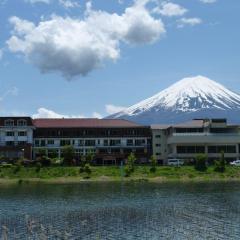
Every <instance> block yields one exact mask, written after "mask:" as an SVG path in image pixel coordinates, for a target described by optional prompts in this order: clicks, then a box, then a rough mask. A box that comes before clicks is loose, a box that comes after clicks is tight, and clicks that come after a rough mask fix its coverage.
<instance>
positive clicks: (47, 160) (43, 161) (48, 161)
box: [40, 156, 51, 167]
mask: <svg viewBox="0 0 240 240" xmlns="http://www.w3.org/2000/svg"><path fill="white" fill-rule="evenodd" d="M40 163H41V165H42V166H45V167H48V166H50V165H51V159H50V158H49V157H47V156H43V157H42V158H41V160H40Z"/></svg>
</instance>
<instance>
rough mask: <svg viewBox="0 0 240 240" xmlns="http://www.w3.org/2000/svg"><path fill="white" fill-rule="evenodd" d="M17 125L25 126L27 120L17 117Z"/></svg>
mask: <svg viewBox="0 0 240 240" xmlns="http://www.w3.org/2000/svg"><path fill="white" fill-rule="evenodd" d="M17 125H18V126H27V121H26V120H25V119H19V120H18V121H17Z"/></svg>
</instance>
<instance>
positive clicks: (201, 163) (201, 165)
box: [195, 154, 207, 171]
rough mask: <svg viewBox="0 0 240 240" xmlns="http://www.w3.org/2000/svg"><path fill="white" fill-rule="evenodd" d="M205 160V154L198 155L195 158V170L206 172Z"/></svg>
mask: <svg viewBox="0 0 240 240" xmlns="http://www.w3.org/2000/svg"><path fill="white" fill-rule="evenodd" d="M206 160H207V156H206V155H205V154H198V155H197V156H196V163H195V169H196V170H197V171H206V170H207V164H206Z"/></svg>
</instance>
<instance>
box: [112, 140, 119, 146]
mask: <svg viewBox="0 0 240 240" xmlns="http://www.w3.org/2000/svg"><path fill="white" fill-rule="evenodd" d="M120 145H121V140H120V139H111V140H110V146H120Z"/></svg>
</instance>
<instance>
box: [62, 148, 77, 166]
mask: <svg viewBox="0 0 240 240" xmlns="http://www.w3.org/2000/svg"><path fill="white" fill-rule="evenodd" d="M62 156H63V164H64V165H67V166H71V165H72V164H73V159H74V156H75V150H74V147H73V146H72V145H66V146H64V147H63V148H62Z"/></svg>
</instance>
